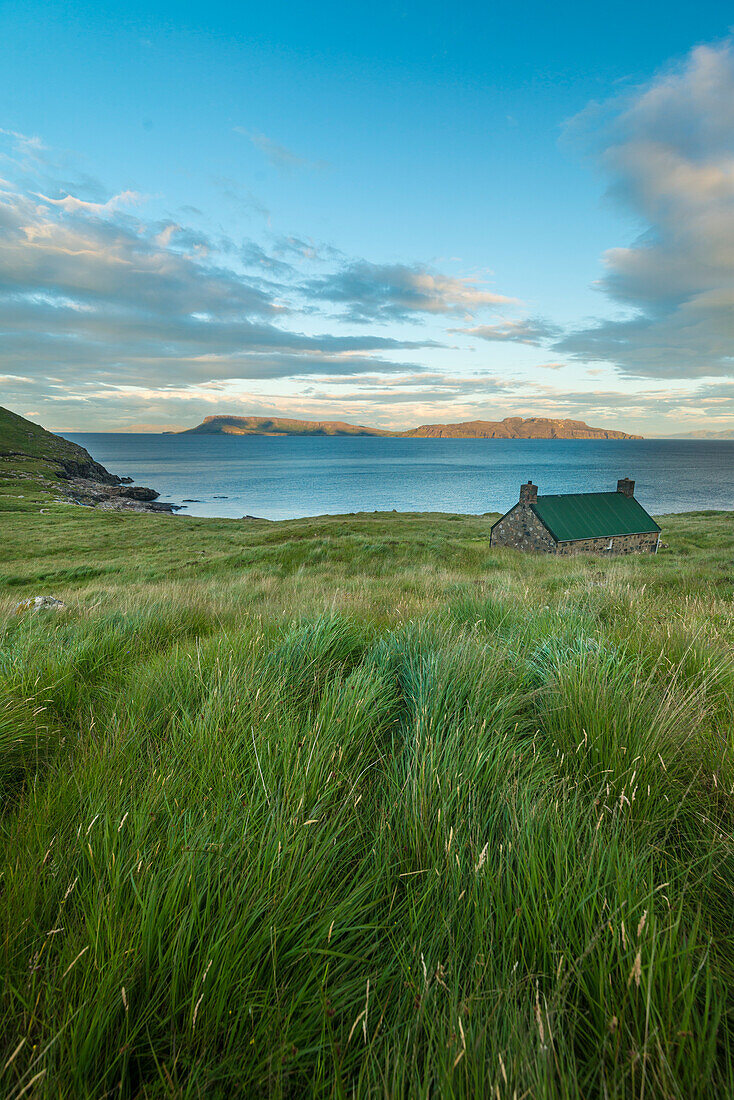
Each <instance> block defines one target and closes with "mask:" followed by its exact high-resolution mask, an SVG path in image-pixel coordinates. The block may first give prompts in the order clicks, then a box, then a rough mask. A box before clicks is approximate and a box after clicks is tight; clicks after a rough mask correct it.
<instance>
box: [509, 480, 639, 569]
mask: <svg viewBox="0 0 734 1100" xmlns="http://www.w3.org/2000/svg"><path fill="white" fill-rule="evenodd" d="M659 541H660V528H659V527H658V525H657V523H656V522H655V520H654V519H653V518H652V516H649V515H648V513H647V512H646V511H645V509H644V508H643V507H642V505H641V504H640V503H639V501H637V500H635V483H634V481H630V479H629V478H628V477H624V478H621V479H620V480H619V481H618V482H617V491H616V493H564V494H557V495H551V496H540V497H539V496H538V486H537V485H533V483H532V481H529V482H528V483H527V485H522V486H521V487H520V500H519V501H518V503H517V504H516V505H515V506H514V507H513V508H510V510H509V512H507V513H505V515H504V516H502V518H501V519H498V520H497V522H496V523H495V524H494V525H493V526H492V529H491V532H490V537H489V543H490V546H510V547H512V548H513V549H515V550H529V551H533V552H536V553H537V552H540V553H546V554H638V553H643V554H655V553H657V549H658V543H659Z"/></svg>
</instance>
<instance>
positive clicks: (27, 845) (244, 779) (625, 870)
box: [0, 500, 734, 1100]
mask: <svg viewBox="0 0 734 1100" xmlns="http://www.w3.org/2000/svg"><path fill="white" fill-rule="evenodd" d="M9 506H12V507H13V508H14V511H13V512H12V513H10V512H6V515H5V520H4V521H3V541H2V545H1V546H0V623H1V624H2V625H1V628H0V629H1V631H2V633H1V642H0V783H1V784H2V790H3V809H2V817H1V819H0V820H1V821H2V829H1V831H0V874H1V876H2V877H1V878H0V882H1V883H2V890H1V891H0V971H1V972H2V974H3V978H4V981H3V985H2V993H1V998H2V999H1V1000H0V1036H1V1038H0V1043H1V1044H2V1046H3V1048H4V1049H3V1050H2V1051H1V1052H0V1094H2V1095H3V1097H7V1098H18V1100H19V1098H20V1097H21V1096H26V1097H27V1096H32V1097H40V1098H44V1100H45V1098H49V1100H50V1098H52V1097H53V1098H58V1097H75V1098H76V1097H84V1098H86V1097H89V1098H92V1097H94V1098H99V1097H105V1096H109V1097H112V1096H115V1097H136V1098H137V1097H140V1098H143V1097H145V1098H153V1097H155V1098H157V1097H161V1098H163V1097H187V1098H188V1097H203V1096H206V1097H229V1096H242V1097H248V1098H249V1097H301V1096H318V1097H324V1098H326V1097H342V1096H343V1097H347V1096H348V1097H381V1098H384V1097H411V1098H412V1097H429V1096H442V1097H475V1096H491V1097H500V1098H502V1100H504V1098H508V1100H510V1098H513V1097H518V1098H519V1097H533V1098H538V1097H541V1098H542V1097H559V1098H560V1097H567V1096H576V1095H578V1096H584V1097H636V1098H639V1097H643V1098H644V1097H649V1098H653V1097H676V1098H679V1097H680V1098H684V1097H686V1098H687V1097H694V1096H696V1097H699V1096H709V1097H716V1096H725V1095H732V1093H733V1092H734V1065H733V1061H732V1057H733V1054H734V1042H733V1035H732V1004H733V1003H734V1001H733V999H732V988H733V980H734V948H733V947H732V941H731V927H732V918H733V917H734V898H733V895H732V882H733V877H732V876H733V873H734V846H733V844H732V809H733V806H732V798H733V797H734V796H733V790H734V767H733V761H732V729H733V728H734V604H733V602H732V596H733V593H734V564H733V562H732V553H731V547H732V538H733V537H734V514H731V513H719V514H716V513H709V514H705V513H700V514H695V515H688V516H677V517H676V516H672V517H663V519H662V521H661V523H662V526H663V539H664V541H665V543H667V544H668V545H669V548H668V549H666V550H664V551H662V552H661V553H660V554H659V555H658V556H657V557H654V556H645V557H637V558H635V557H631V558H618V559H604V558H586V559H581V558H578V559H554V558H551V557H533V556H529V555H519V554H516V553H514V552H512V551H491V550H490V549H489V546H488V529H489V524H490V522H491V517H468V516H450V515H399V514H390V515H357V516H343V517H331V518H328V517H323V518H320V519H309V520H300V521H289V522H286V523H267V522H265V521H241V522H240V521H226V520H204V519H191V518H187V519H183V518H181V517H171V516H150V515H118V514H114V513H102V512H99V511H95V510H87V509H79V508H74V507H72V506H70V505H58V506H57V507H56V509H55V510H53V512H52V513H49V514H46V515H39V513H38V508H37V506H32V505H31V503H30V502H28V501H27V500H21V501H16V502H11V504H10V505H9ZM37 594H49V595H53V596H56V597H58V598H60V599H62V600H63V601H65V604H66V608H65V610H63V611H60V612H53V613H51V612H49V613H46V614H43V613H40V612H37V613H26V614H15V613H14V611H13V609H14V606H15V604H16V603H17V601H19V600H21V599H22V598H23V597H25V596H31V595H37Z"/></svg>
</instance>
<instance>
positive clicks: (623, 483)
mask: <svg viewBox="0 0 734 1100" xmlns="http://www.w3.org/2000/svg"><path fill="white" fill-rule="evenodd" d="M617 492H618V493H622V494H623V495H624V496H626V497H633V496H634V495H635V483H634V481H630V479H629V478H628V477H621V478H620V479H619V481H618V482H617Z"/></svg>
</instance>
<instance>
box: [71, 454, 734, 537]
mask: <svg viewBox="0 0 734 1100" xmlns="http://www.w3.org/2000/svg"><path fill="white" fill-rule="evenodd" d="M66 438H68V439H71V440H73V441H74V442H75V443H80V444H81V445H82V446H83V447H86V448H87V450H88V451H89V452H90V454H91V455H92V456H93V457H94V458H95V459H96V460H97V461H98V462H101V463H102V465H103V466H106V467H107V469H108V470H111V471H112V472H113V473H116V474H119V475H120V476H128V477H132V478H133V479H134V480H135V482H136V483H137V484H139V485H148V486H150V487H152V488H153V489H156V490H157V491H158V492H159V493H160V499H161V501H170V502H171V503H173V504H177V505H181V506H182V508H181V511H180V512H179V513H178V515H179V516H181V517H183V516H223V517H242V516H246V515H248V516H257V517H261V518H263V519H273V520H277V519H292V518H294V517H297V516H314V515H324V514H331V515H341V514H345V513H353V512H373V511H378V512H385V511H391V510H393V509H394V510H396V511H398V512H458V513H466V514H475V515H476V514H482V513H485V512H505V511H507V509H508V508H510V507H511V506H512V505H513V504H514V503H515V502H516V501H517V499H518V492H519V488H520V484H521V483H522V482H524V481H528V480H531V481H534V482H535V483H536V485H538V488H539V492H540V493H583V492H603V491H605V490H613V489H616V486H617V479H618V478H620V477H631V478H632V479H633V480H634V481H635V482H636V483H637V487H636V490H635V495H636V496H637V499H638V500H639V501H640V502H641V503H642V504H643V505H644V506H645V508H647V510H648V511H649V512H652V513H653V514H655V515H661V514H666V513H670V512H689V511H700V510H706V509H714V508H715V509H727V510H731V509H734V440H701V439H696V440H692V439H640V440H561V439H550V440H545V439H412V438H411V439H391V438H382V437H375V436H343V437H325V436H306V437H293V436H281V437H271V436H235V435H222V436H216V435H211V436H209V435H132V434H122V433H116V434H101V433H94V434H91V433H85V434H73V435H67V436H66Z"/></svg>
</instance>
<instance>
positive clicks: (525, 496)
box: [520, 481, 538, 504]
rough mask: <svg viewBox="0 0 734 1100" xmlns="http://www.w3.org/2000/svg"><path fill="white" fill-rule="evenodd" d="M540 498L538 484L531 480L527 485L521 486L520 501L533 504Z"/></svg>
mask: <svg viewBox="0 0 734 1100" xmlns="http://www.w3.org/2000/svg"><path fill="white" fill-rule="evenodd" d="M537 499H538V486H537V485H533V483H532V481H529V482H528V483H527V485H521V486H520V503H521V504H532V503H533V501H536V500H537Z"/></svg>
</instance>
